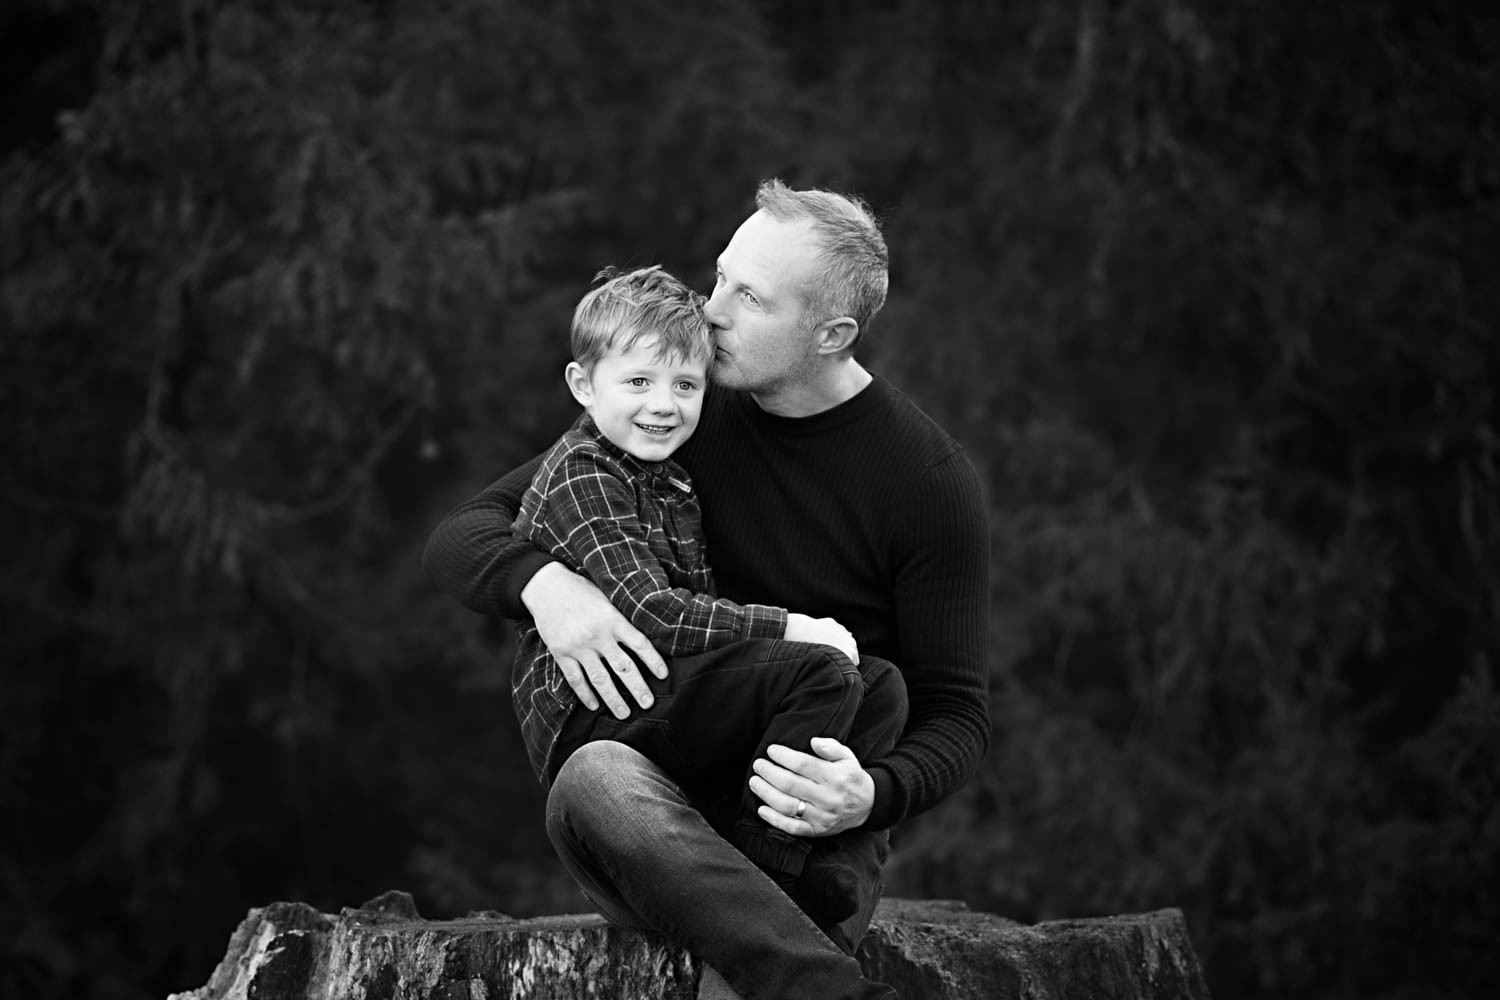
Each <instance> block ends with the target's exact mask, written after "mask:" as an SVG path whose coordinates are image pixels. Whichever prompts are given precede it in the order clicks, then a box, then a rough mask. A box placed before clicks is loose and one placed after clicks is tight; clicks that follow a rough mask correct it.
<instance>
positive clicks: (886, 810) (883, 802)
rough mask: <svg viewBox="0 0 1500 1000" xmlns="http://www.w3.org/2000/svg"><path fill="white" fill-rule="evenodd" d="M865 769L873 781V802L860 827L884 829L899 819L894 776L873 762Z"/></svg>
mask: <svg viewBox="0 0 1500 1000" xmlns="http://www.w3.org/2000/svg"><path fill="white" fill-rule="evenodd" d="M865 771H866V772H867V773H868V774H869V775H870V780H871V781H873V782H875V802H874V804H873V805H872V806H870V815H869V817H868V818H867V819H866V820H865V823H864V826H863V827H862V829H865V830H884V829H887V828H888V827H891V826H894V825H895V823H896V820H898V819H900V816H899V815H898V811H899V806H898V804H897V802H896V779H895V777H894V776H893V775H892V774H891V772H890V771H889V770H888V769H887V768H884V767H881V766H880V765H879V764H873V765H871V766H870V767H867V768H865Z"/></svg>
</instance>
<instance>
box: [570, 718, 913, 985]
mask: <svg viewBox="0 0 1500 1000" xmlns="http://www.w3.org/2000/svg"><path fill="white" fill-rule="evenodd" d="M547 834H548V836H549V837H550V838H551V839H552V843H553V846H554V847H555V848H556V849H557V853H558V856H559V857H560V858H561V859H562V862H563V865H564V866H565V867H566V868H567V869H568V871H569V872H570V873H571V874H572V875H573V877H574V878H575V879H577V880H578V882H579V884H580V885H582V886H583V889H584V891H585V892H586V893H588V895H589V897H590V898H591V899H592V900H593V901H594V903H595V905H596V906H598V907H599V911H600V912H601V913H603V914H604V915H605V916H606V917H608V918H609V919H611V920H614V921H617V922H619V923H624V924H628V925H631V926H636V927H645V928H649V929H650V930H653V931H655V932H657V933H659V934H663V935H665V936H666V937H668V938H669V939H671V940H673V941H675V942H677V943H678V944H680V945H683V946H684V947H686V948H687V949H688V950H689V951H691V952H692V953H693V954H694V955H695V956H696V957H698V958H699V959H700V960H702V961H703V962H705V963H707V964H708V965H710V966H712V967H713V968H714V969H716V970H718V972H719V973H721V974H722V975H723V977H724V978H725V979H726V980H727V981H728V982H729V984H730V985H731V986H733V988H734V989H735V990H736V991H738V992H739V993H740V994H741V995H742V996H743V997H745V998H747V1000H753V998H757V997H785V998H789V1000H799V998H808V1000H811V998H814V997H818V998H829V997H842V998H858V1000H877V998H878V1000H894V998H895V996H896V994H895V993H894V991H892V990H891V989H890V988H889V987H887V986H884V985H882V984H879V983H873V982H870V981H869V980H867V979H865V978H864V977H863V974H862V973H861V971H860V968H859V964H858V963H857V962H856V961H855V960H854V959H853V958H852V957H851V956H850V955H849V954H846V953H845V952H843V951H841V950H840V949H839V948H838V947H835V946H834V944H833V943H832V942H830V940H829V938H828V937H826V936H825V935H824V934H823V933H821V932H820V931H819V929H818V928H817V927H816V926H814V925H813V923H812V922H811V921H809V920H808V919H807V917H805V916H804V915H803V914H802V913H801V911H799V910H798V909H797V908H796V906H795V905H794V904H793V903H792V902H791V900H789V899H788V898H787V897H786V895H785V894H783V893H782V892H781V890H779V889H778V888H777V887H776V886H775V884H774V883H772V882H771V880H770V879H768V878H766V876H765V875H764V874H763V873H762V872H761V871H760V870H759V869H757V868H756V867H755V866H754V865H752V864H751V863H750V862H749V860H748V859H746V858H745V857H744V855H743V854H741V853H740V852H739V851H738V850H736V849H735V848H734V847H733V846H732V845H730V844H729V843H728V842H727V841H726V840H724V839H723V838H722V837H721V836H719V835H718V834H717V833H716V832H715V831H714V829H713V828H712V827H711V826H710V825H709V824H708V822H707V821H706V820H705V819H704V817H703V815H702V814H701V813H699V812H698V810H697V809H696V808H694V807H693V805H692V803H691V802H690V801H689V799H688V797H687V795H686V794H685V793H684V791H683V789H682V787H681V786H680V785H679V784H678V783H677V782H675V781H673V780H672V779H671V778H669V777H668V776H667V775H666V773H665V772H664V771H663V770H662V769H661V768H660V767H658V766H657V765H655V764H653V763H652V762H651V761H650V760H648V759H647V758H646V757H645V756H643V755H642V754H640V753H639V752H637V751H635V750H633V749H631V748H630V747H627V746H624V745H622V744H619V743H614V742H596V743H591V744H588V745H586V746H583V747H581V748H579V749H578V750H577V751H576V752H575V753H574V754H573V755H572V756H571V757H570V758H569V759H568V761H567V762H566V763H565V764H564V765H563V767H562V769H561V770H560V771H559V773H558V776H557V780H556V781H555V782H554V783H553V786H552V790H551V792H550V794H549V795H548V799H547ZM872 908H873V904H872Z"/></svg>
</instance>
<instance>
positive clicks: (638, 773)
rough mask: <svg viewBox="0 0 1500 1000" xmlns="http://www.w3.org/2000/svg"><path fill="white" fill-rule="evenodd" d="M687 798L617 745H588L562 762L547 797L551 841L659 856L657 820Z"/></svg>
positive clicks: (633, 753)
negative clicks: (664, 808)
mask: <svg viewBox="0 0 1500 1000" xmlns="http://www.w3.org/2000/svg"><path fill="white" fill-rule="evenodd" d="M674 798H675V799H679V800H680V799H681V798H682V792H681V790H680V789H678V787H677V785H676V784H675V783H674V782H673V781H672V779H671V778H669V777H667V775H666V774H665V772H663V771H662V770H661V768H659V767H657V766H656V765H655V764H653V763H652V762H651V761H650V760H649V759H648V758H646V757H645V756H643V755H642V754H640V753H639V752H637V751H636V750H634V749H632V748H631V747H628V746H626V745H625V744H623V743H616V742H614V741H612V740H597V741H595V742H593V743H585V744H584V745H583V746H581V747H579V748H578V749H577V750H575V751H573V753H572V754H571V755H570V756H569V757H568V759H567V760H566V761H564V762H563V766H562V767H561V768H560V769H559V770H558V772H557V779H556V780H555V781H553V783H552V789H551V791H550V792H549V793H548V795H547V836H548V838H550V839H551V840H552V842H553V844H554V845H561V843H563V842H564V841H575V840H577V839H579V838H583V839H586V840H588V841H590V842H591V843H593V844H595V845H598V844H601V843H605V842H607V843H608V844H610V845H611V850H612V853H615V854H623V855H628V854H630V853H631V852H633V851H636V850H640V851H645V852H655V851H658V850H660V832H661V831H660V824H661V820H660V819H659V818H658V817H656V816H655V815H653V814H654V813H656V812H657V811H658V810H659V808H660V806H661V805H663V804H664V803H665V802H666V801H667V800H670V799H674Z"/></svg>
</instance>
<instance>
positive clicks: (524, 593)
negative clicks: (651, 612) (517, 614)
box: [521, 563, 667, 719]
mask: <svg viewBox="0 0 1500 1000" xmlns="http://www.w3.org/2000/svg"><path fill="white" fill-rule="evenodd" d="M521 603H523V604H525V605H526V610H527V611H529V612H531V618H532V620H533V621H534V622H536V631H537V634H538V635H539V636H541V639H542V642H543V643H545V644H546V646H547V651H548V652H550V653H551V654H552V658H553V659H554V660H556V661H557V665H558V666H559V667H560V668H561V669H562V672H563V678H564V679H565V680H566V681H567V682H568V686H569V687H571V688H572V689H573V693H574V694H576V695H577V696H578V700H579V701H580V702H582V703H583V707H584V708H587V709H588V710H589V711H591V712H592V711H594V710H595V709H597V708H598V707H599V700H600V699H601V698H602V699H603V700H604V704H605V705H606V706H608V708H609V710H610V711H611V712H613V713H614V714H615V717H616V718H619V719H623V718H625V717H626V716H627V715H629V714H630V712H631V709H630V706H629V705H628V704H627V703H626V702H625V699H624V698H622V697H621V696H620V692H619V690H618V688H616V687H615V678H616V677H618V678H619V679H620V681H621V682H622V683H623V684H624V685H625V689H626V691H628V692H629V693H630V695H631V697H633V698H634V699H635V702H636V704H637V705H640V706H641V707H642V708H650V707H651V702H652V701H653V699H652V697H651V691H650V689H648V688H647V687H646V679H645V678H644V677H642V676H641V672H640V671H639V670H638V669H636V665H635V661H634V660H632V659H631V658H630V656H629V655H628V654H627V653H626V652H625V650H626V649H629V650H630V651H631V652H632V653H634V654H635V655H636V656H637V657H639V658H640V661H641V662H642V663H644V664H645V665H646V669H648V670H650V671H651V672H652V673H653V674H655V675H656V676H657V677H665V676H667V665H666V663H665V662H664V661H663V660H662V658H661V654H660V653H658V652H657V651H656V649H655V648H654V647H653V646H652V645H651V642H650V640H648V639H647V638H646V637H645V636H644V635H642V634H641V633H640V631H639V630H637V629H636V627H635V626H634V625H632V624H630V622H629V621H627V620H626V618H625V616H624V615H622V614H620V612H619V611H618V610H616V609H615V606H614V605H613V604H611V603H609V599H608V598H607V597H605V596H604V595H603V594H602V593H601V592H600V591H599V588H598V587H596V586H594V584H593V583H592V582H591V581H590V580H589V579H588V578H586V577H583V576H579V575H578V574H577V573H574V572H572V571H571V570H569V569H568V568H567V567H566V566H564V565H563V564H562V563H548V564H547V565H546V566H543V567H542V568H541V569H539V570H537V571H536V573H535V574H534V575H533V576H532V578H531V579H530V580H529V581H528V582H527V584H526V586H525V587H524V588H522V590H521ZM596 692H597V695H598V697H595V694H596Z"/></svg>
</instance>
